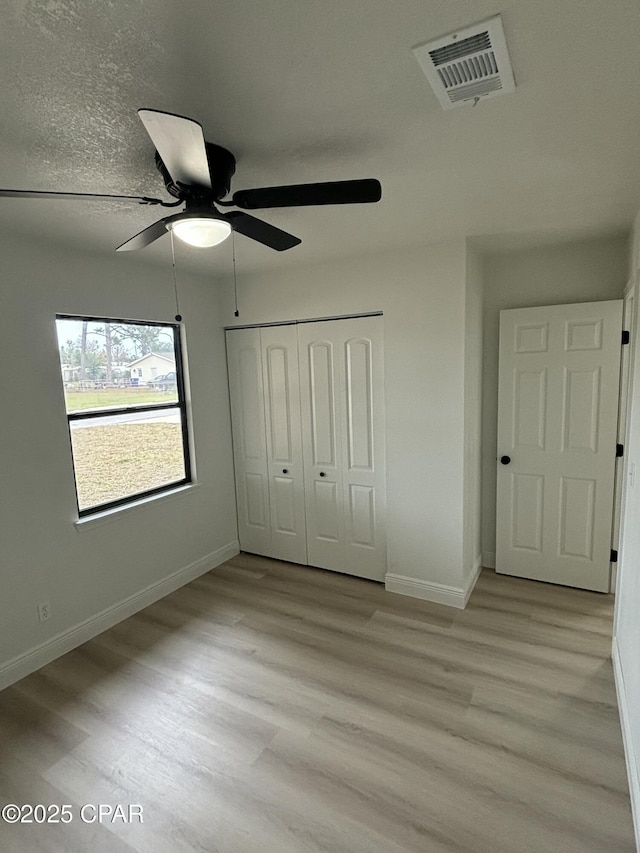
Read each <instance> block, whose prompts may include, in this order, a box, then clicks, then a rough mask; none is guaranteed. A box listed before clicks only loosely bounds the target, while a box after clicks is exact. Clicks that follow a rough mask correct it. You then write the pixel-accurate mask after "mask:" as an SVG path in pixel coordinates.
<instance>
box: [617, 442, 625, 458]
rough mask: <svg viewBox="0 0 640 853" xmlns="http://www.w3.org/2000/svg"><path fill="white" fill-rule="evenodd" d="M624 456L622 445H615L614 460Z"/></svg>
mask: <svg viewBox="0 0 640 853" xmlns="http://www.w3.org/2000/svg"><path fill="white" fill-rule="evenodd" d="M621 456H624V444H616V459H619V458H620V457H621Z"/></svg>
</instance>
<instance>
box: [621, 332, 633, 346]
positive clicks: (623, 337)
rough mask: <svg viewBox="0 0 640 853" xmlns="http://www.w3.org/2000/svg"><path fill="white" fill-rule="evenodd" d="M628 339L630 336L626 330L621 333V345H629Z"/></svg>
mask: <svg viewBox="0 0 640 853" xmlns="http://www.w3.org/2000/svg"><path fill="white" fill-rule="evenodd" d="M630 337H631V336H630V334H629V332H627V330H626V329H624V330H623V332H622V343H623V345H624V344H628V343H629V338H630Z"/></svg>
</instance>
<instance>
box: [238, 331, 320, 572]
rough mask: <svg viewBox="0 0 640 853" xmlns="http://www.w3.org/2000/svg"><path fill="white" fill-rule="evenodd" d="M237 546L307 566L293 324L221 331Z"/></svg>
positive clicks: (298, 397)
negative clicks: (230, 427)
mask: <svg viewBox="0 0 640 853" xmlns="http://www.w3.org/2000/svg"><path fill="white" fill-rule="evenodd" d="M227 358H228V364H229V389H230V397H231V417H232V420H233V451H234V461H235V470H236V493H237V505H238V527H239V536H240V546H241V548H242V549H243V550H244V551H250V552H251V553H254V554H265V555H267V556H270V557H275V558H276V559H278V560H290V561H292V562H296V563H306V562H307V545H306V531H305V517H304V485H303V479H302V471H303V468H302V446H301V436H300V391H299V378H298V342H297V336H296V329H295V326H274V327H271V328H263V329H236V330H234V331H233V332H228V333H227Z"/></svg>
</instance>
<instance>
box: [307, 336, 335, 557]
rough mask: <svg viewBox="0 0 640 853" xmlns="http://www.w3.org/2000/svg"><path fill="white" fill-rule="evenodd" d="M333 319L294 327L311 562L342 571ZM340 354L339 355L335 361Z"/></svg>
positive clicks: (308, 542)
mask: <svg viewBox="0 0 640 853" xmlns="http://www.w3.org/2000/svg"><path fill="white" fill-rule="evenodd" d="M334 325H335V324H333V323H326V322H323V323H304V324H301V325H299V326H298V351H299V354H300V395H301V403H302V432H303V455H304V477H305V506H306V515H307V555H308V561H309V564H310V565H312V566H319V567H320V568H324V569H335V570H336V571H345V566H344V517H343V497H342V491H343V483H342V471H341V463H342V458H341V457H342V441H341V438H340V436H339V434H338V429H339V428H340V425H341V418H342V412H341V409H340V393H339V387H338V383H339V371H338V370H337V368H336V339H335V333H334V329H333V326H334ZM339 357H340V356H339V354H338V359H339Z"/></svg>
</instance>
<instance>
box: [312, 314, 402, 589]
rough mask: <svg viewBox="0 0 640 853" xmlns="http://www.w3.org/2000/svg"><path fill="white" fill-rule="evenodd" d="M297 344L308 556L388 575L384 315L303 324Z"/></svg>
mask: <svg viewBox="0 0 640 853" xmlns="http://www.w3.org/2000/svg"><path fill="white" fill-rule="evenodd" d="M298 344H299V352H300V375H301V403H302V425H303V452H304V463H305V475H304V476H305V499H306V515H307V553H308V561H309V563H310V564H311V565H313V566H320V567H322V568H326V569H333V570H335V571H340V572H345V573H348V574H352V575H357V576H358V577H366V578H371V579H373V580H383V579H384V575H385V572H386V540H385V534H384V503H385V476H384V475H385V471H384V401H383V396H382V394H383V375H382V319H381V318H380V317H361V318H352V319H345V320H336V321H327V322H319V323H304V324H301V325H300V326H298Z"/></svg>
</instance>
